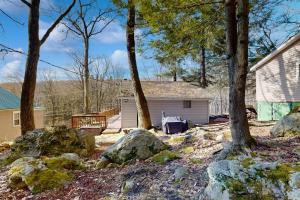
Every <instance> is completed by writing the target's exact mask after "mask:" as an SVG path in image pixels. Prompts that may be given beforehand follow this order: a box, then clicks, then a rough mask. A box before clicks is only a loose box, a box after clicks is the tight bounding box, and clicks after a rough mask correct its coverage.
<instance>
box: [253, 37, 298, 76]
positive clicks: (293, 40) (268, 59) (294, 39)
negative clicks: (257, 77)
mask: <svg viewBox="0 0 300 200" xmlns="http://www.w3.org/2000/svg"><path fill="white" fill-rule="evenodd" d="M298 41H300V33H298V34H297V35H295V36H294V37H292V38H290V39H289V40H288V41H287V42H285V43H283V44H282V45H281V46H279V47H278V48H277V49H276V50H275V51H273V52H272V53H270V54H269V55H268V56H266V57H265V58H263V59H262V60H260V61H259V62H258V63H256V65H254V66H253V67H251V69H250V71H255V70H257V69H258V68H260V67H261V66H263V65H264V64H266V63H267V62H269V61H270V60H272V59H273V58H274V57H275V56H277V55H278V54H279V53H281V52H283V51H284V50H286V49H288V48H289V47H290V46H291V45H293V44H295V43H296V42H298Z"/></svg>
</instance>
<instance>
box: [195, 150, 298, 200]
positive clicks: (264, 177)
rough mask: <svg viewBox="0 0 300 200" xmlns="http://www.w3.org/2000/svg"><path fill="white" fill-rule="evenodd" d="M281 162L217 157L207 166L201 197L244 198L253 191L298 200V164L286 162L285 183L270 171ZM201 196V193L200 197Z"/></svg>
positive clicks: (267, 195) (216, 199)
mask: <svg viewBox="0 0 300 200" xmlns="http://www.w3.org/2000/svg"><path fill="white" fill-rule="evenodd" d="M280 165H281V163H279V162H272V163H271V162H264V161H261V160H258V159H253V158H250V157H245V156H240V157H237V158H236V159H235V160H221V161H217V162H213V163H211V164H210V165H209V166H208V168H207V172H208V176H209V184H208V186H207V187H206V189H205V195H206V197H205V199H212V200H218V199H224V200H225V199H226V200H227V199H239V198H240V199H244V198H246V197H247V196H251V195H254V196H255V195H257V194H259V195H260V196H256V197H257V198H261V199H263V198H273V199H293V200H296V199H297V200H299V197H300V196H299V194H300V193H299V189H300V172H295V171H294V170H296V169H298V167H299V166H298V164H290V165H289V167H290V168H291V169H294V170H291V171H289V172H285V173H289V177H290V179H289V183H288V184H287V183H286V182H283V181H282V180H281V179H278V180H277V179H275V180H274V176H272V175H270V174H273V173H278V172H274V171H273V170H278V169H280V168H278V167H280ZM201 198H203V196H202V197H201Z"/></svg>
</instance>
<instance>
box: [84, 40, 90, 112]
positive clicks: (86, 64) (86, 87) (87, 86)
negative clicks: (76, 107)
mask: <svg viewBox="0 0 300 200" xmlns="http://www.w3.org/2000/svg"><path fill="white" fill-rule="evenodd" d="M83 70H84V84H83V95H84V97H83V98H84V101H83V104H84V112H85V113H86V114H87V113H90V112H91V105H90V71H89V39H84V63H83Z"/></svg>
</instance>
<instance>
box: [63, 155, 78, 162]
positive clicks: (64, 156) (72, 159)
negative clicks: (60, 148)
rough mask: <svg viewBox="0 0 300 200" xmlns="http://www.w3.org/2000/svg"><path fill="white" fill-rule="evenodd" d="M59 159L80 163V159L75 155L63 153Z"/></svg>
mask: <svg viewBox="0 0 300 200" xmlns="http://www.w3.org/2000/svg"><path fill="white" fill-rule="evenodd" d="M60 157H62V158H65V159H67V160H71V161H75V162H81V160H80V157H79V156H78V155H77V154H76V153H63V154H61V156H60Z"/></svg>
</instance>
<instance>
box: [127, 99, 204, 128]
mask: <svg viewBox="0 0 300 200" xmlns="http://www.w3.org/2000/svg"><path fill="white" fill-rule="evenodd" d="M191 104H192V108H183V100H148V106H149V110H150V116H151V121H152V124H153V125H154V126H161V112H162V111H165V113H166V115H167V116H181V117H182V118H184V119H187V120H191V121H192V122H193V123H196V124H205V123H208V116H209V111H208V110H209V103H208V100H203V101H200V100H197V101H192V102H191ZM121 116H122V128H129V127H136V126H137V124H136V121H137V118H136V117H137V113H136V107H135V101H134V100H133V99H128V102H127V103H124V99H123V100H122V113H121Z"/></svg>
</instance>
